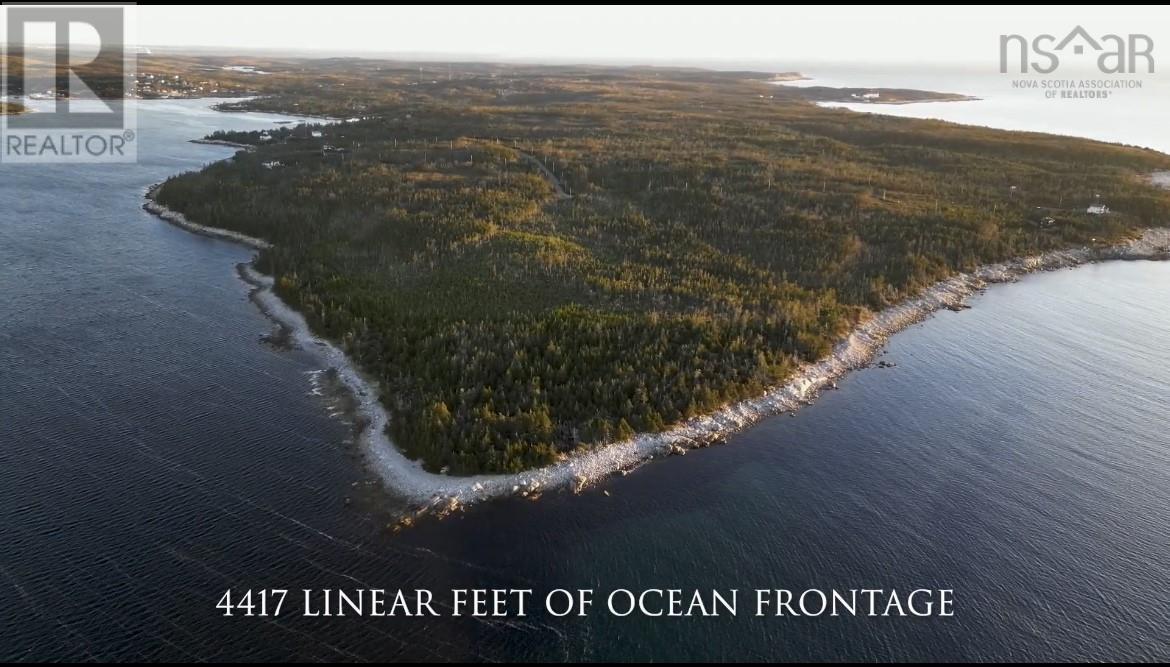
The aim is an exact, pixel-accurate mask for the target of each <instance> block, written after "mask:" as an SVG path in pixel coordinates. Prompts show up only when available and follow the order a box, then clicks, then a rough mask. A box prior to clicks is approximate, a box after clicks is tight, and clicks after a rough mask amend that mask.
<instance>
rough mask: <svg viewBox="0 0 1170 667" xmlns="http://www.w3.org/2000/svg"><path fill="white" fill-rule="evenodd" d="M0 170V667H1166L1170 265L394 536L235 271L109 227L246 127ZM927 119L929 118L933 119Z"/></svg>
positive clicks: (160, 132) (238, 252)
mask: <svg viewBox="0 0 1170 667" xmlns="http://www.w3.org/2000/svg"><path fill="white" fill-rule="evenodd" d="M206 104H207V103H206V102H205V101H204V102H154V103H147V104H144V105H143V106H142V108H141V110H140V112H139V120H140V124H141V126H142V128H141V133H140V136H141V137H142V144H141V148H140V151H141V161H140V163H139V164H138V165H135V166H131V167H109V166H94V167H77V166H71V167H59V166H58V167H37V168H30V167H23V166H21V167H18V166H11V165H9V166H0V290H2V292H3V295H4V296H3V298H2V299H0V364H2V368H3V369H4V371H3V372H2V373H0V658H3V659H8V660H20V659H78V660H82V659H101V660H113V659H173V660H180V659H192V660H227V659H252V660H256V659H285V658H287V659H293V660H389V659H405V658H416V659H423V660H443V659H473V660H522V659H544V660H560V659H572V660H605V659H637V660H666V659H680V660H686V659H746V660H751V659H776V660H795V659H815V660H827V659H853V660H864V659H915V660H919V659H922V660H925V659H956V660H957V659H1078V658H1079V659H1122V658H1133V659H1159V658H1160V659H1166V658H1170V416H1168V413H1167V410H1166V397H1167V396H1170V358H1168V356H1167V350H1170V310H1168V309H1167V308H1166V307H1165V305H1166V303H1167V297H1168V296H1170V264H1164V263H1152V262H1130V263H1112V264H1103V265H1096V266H1090V267H1084V268H1080V269H1076V270H1069V271H1060V272H1053V273H1045V274H1040V275H1035V276H1031V277H1028V278H1026V279H1024V280H1022V281H1020V282H1019V283H1016V284H1011V285H1004V286H997V287H994V288H992V289H991V290H989V291H988V292H987V293H986V294H984V295H982V296H980V297H978V298H976V299H975V300H974V301H973V303H974V305H975V308H973V309H972V310H967V311H963V312H961V313H951V312H945V311H944V312H943V313H940V314H939V315H937V316H936V317H934V318H932V319H930V320H928V321H926V322H925V323H923V324H921V325H918V326H916V327H914V328H912V329H910V330H907V331H906V332H903V333H902V334H899V335H898V336H896V337H894V339H892V340H891V342H890V345H889V347H888V352H887V354H886V356H885V357H884V358H885V359H887V360H889V361H891V362H894V363H896V366H894V367H893V368H882V369H878V368H874V369H870V370H865V371H861V372H859V373H856V374H853V375H851V376H849V377H847V378H846V379H845V380H844V381H842V382H841V387H840V390H839V391H835V392H827V393H826V394H825V395H824V396H823V397H822V398H821V399H820V400H818V401H817V403H816V404H814V405H813V406H811V407H808V408H806V409H804V410H802V411H801V412H800V413H799V414H798V415H797V416H795V417H787V416H783V417H776V418H773V419H769V420H766V421H764V422H762V423H761V424H759V425H758V426H756V427H755V428H752V429H750V430H748V431H746V432H743V433H741V434H738V435H736V436H734V437H732V438H730V440H729V444H728V445H727V446H723V447H714V448H710V449H705V450H700V451H695V452H691V453H689V454H688V455H686V456H679V457H672V458H669V459H666V460H663V461H656V462H653V463H651V464H648V465H646V466H643V467H642V468H639V469H638V470H636V471H634V472H633V473H631V474H630V475H628V476H625V477H615V478H613V479H611V480H608V481H607V482H606V483H604V484H603V485H601V486H599V487H597V488H594V489H590V490H588V491H586V492H584V493H582V494H580V495H573V494H570V493H566V492H558V493H548V494H545V495H544V497H543V498H541V499H540V500H539V501H537V502H532V501H528V500H520V499H509V500H501V501H496V502H491V503H487V504H484V505H482V506H478V507H475V508H472V509H471V510H469V511H468V512H466V513H464V514H459V515H456V516H454V517H451V518H449V519H446V520H443V521H424V522H422V523H420V524H419V525H417V526H415V527H414V528H411V529H409V530H405V531H403V532H400V533H397V534H396V533H393V532H391V531H390V530H388V529H387V526H386V524H387V523H388V522H390V521H391V520H392V519H393V512H392V511H390V510H389V509H388V508H392V507H393V505H394V499H393V498H392V497H388V496H386V495H385V494H383V493H380V492H377V491H376V490H372V489H371V487H372V486H376V485H375V484H373V480H372V479H371V477H370V474H369V473H368V472H367V471H366V470H365V468H364V467H363V465H362V460H361V456H360V453H359V452H357V451H355V449H354V446H353V445H352V443H350V441H349V430H348V428H347V427H346V425H345V424H344V423H342V422H340V421H339V420H338V419H337V418H334V417H331V416H330V415H331V409H330V408H331V406H330V405H329V402H328V401H327V400H326V399H325V398H324V397H321V396H318V395H315V394H316V392H315V391H314V388H315V385H314V383H313V378H314V373H315V372H316V371H319V370H320V368H319V366H318V364H317V362H316V361H315V360H314V358H313V356H312V355H311V354H310V353H308V352H306V351H303V350H291V351H288V350H280V349H276V348H273V347H271V346H269V345H268V344H266V343H264V342H263V341H262V340H261V337H262V336H263V335H264V334H266V333H268V332H269V331H270V329H271V325H270V323H269V322H267V321H266V320H265V319H264V317H263V316H262V315H261V314H260V313H259V312H258V311H257V310H256V308H255V307H254V305H253V304H252V303H251V302H250V301H249V300H248V293H247V289H246V286H245V285H244V284H243V283H241V282H240V281H239V280H238V279H237V278H236V276H235V274H234V269H233V267H234V265H235V264H236V263H238V262H242V261H245V260H247V258H248V256H249V252H248V251H247V250H245V249H242V248H240V247H237V246H234V245H231V244H228V243H226V242H222V241H216V240H211V239H207V238H203V237H199V236H194V235H191V234H188V233H186V232H183V231H181V230H179V229H176V228H174V227H171V226H169V225H166V224H164V223H161V222H159V221H158V220H156V219H154V218H153V217H151V216H149V215H147V214H145V213H144V212H143V211H141V210H140V208H139V207H140V204H141V197H142V193H143V191H144V190H145V188H146V186H147V185H149V184H150V183H152V182H155V181H157V180H160V179H161V178H163V177H165V176H166V175H168V174H171V173H175V172H178V171H182V170H185V169H192V168H197V167H198V166H199V165H201V164H203V163H205V162H207V161H210V160H214V159H220V158H223V157H225V156H227V155H229V154H230V151H229V150H227V149H223V148H219V147H212V146H202V145H195V144H190V143H187V139H190V138H194V137H198V136H201V135H203V134H206V133H207V132H209V131H210V130H212V129H216V128H223V127H253V128H258V127H267V126H271V124H272V123H273V122H275V121H276V120H277V118H276V117H272V116H262V115H251V114H249V115H235V114H231V115H228V114H216V113H214V112H211V111H208V110H207V109H206ZM936 106H938V105H936ZM362 587H364V588H387V589H396V588H406V589H414V588H427V589H431V590H434V591H435V593H436V596H437V598H438V599H439V601H440V604H439V605H437V606H439V607H440V609H441V610H442V609H443V607H442V605H441V601H442V600H444V599H446V598H447V597H448V595H449V591H450V590H451V589H453V588H469V587H485V588H531V589H534V590H535V591H537V594H542V593H543V592H546V591H548V590H550V589H553V588H568V589H576V588H594V589H597V590H598V591H599V596H601V595H604V593H605V592H607V591H609V590H612V589H615V588H628V589H633V590H639V589H644V588H684V589H692V588H698V589H710V588H719V589H731V588H737V589H741V590H749V589H754V588H789V589H795V590H801V589H804V588H807V587H822V588H838V589H848V588H861V587H877V588H887V589H888V588H898V589H902V590H907V589H910V588H949V589H954V591H955V593H954V598H955V615H954V617H951V618H937V617H936V618H924V619H911V618H819V619H794V618H759V619H757V618H751V617H749V616H747V615H741V616H740V617H737V618H719V619H711V618H690V619H679V618H660V619H645V618H629V619H614V618H611V617H609V616H608V615H606V614H604V613H600V612H601V611H602V610H600V609H598V610H597V612H595V613H593V614H590V615H589V616H588V617H586V618H568V619H555V618H549V617H547V616H545V615H541V614H533V615H532V616H530V617H528V618H524V619H470V618H458V619H452V618H439V619H411V618H394V619H391V618H331V619H323V618H304V617H300V616H297V615H291V616H290V615H285V616H282V617H280V618H268V619H261V618H241V617H234V618H222V617H221V616H220V615H219V614H220V610H218V609H216V608H215V605H216V603H217V602H218V601H219V599H220V597H221V596H222V595H223V593H224V591H225V590H227V589H228V588H232V589H234V590H236V591H240V590H243V589H247V588H252V589H261V588H287V589H293V590H297V589H302V588H311V589H321V588H334V589H336V588H347V589H354V588H362Z"/></svg>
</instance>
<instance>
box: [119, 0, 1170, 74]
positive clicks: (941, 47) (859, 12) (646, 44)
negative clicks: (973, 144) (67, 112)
mask: <svg viewBox="0 0 1170 667" xmlns="http://www.w3.org/2000/svg"><path fill="white" fill-rule="evenodd" d="M133 14H134V23H136V28H135V33H136V41H137V43H138V44H141V45H145V46H150V47H171V48H178V47H188V48H190V47H204V48H213V49H216V50H220V51H222V52H225V53H228V54H230V53H231V52H233V51H239V52H251V51H256V50H276V51H285V52H305V53H309V54H318V55H394V54H398V55H408V56H413V57H416V58H425V57H426V56H431V57H435V58H436V59H442V58H444V57H448V58H450V57H452V56H464V57H473V58H475V59H485V60H501V61H536V62H565V61H578V62H599V63H603V62H623V63H625V64H630V63H637V62H645V63H648V64H651V63H652V64H663V63H671V62H678V63H700V62H720V61H722V62H728V63H744V64H750V63H774V64H783V63H792V64H794V65H798V64H801V63H817V62H829V63H831V62H866V63H922V64H953V63H972V64H979V63H994V62H997V61H998V48H999V47H998V43H999V36H1000V35H1001V34H1021V35H1025V36H1033V35H1037V34H1045V33H1049V34H1056V35H1064V34H1067V33H1068V31H1069V30H1071V29H1072V28H1074V27H1075V26H1077V25H1083V26H1084V27H1085V28H1086V29H1087V30H1088V31H1089V32H1091V33H1093V34H1096V35H1104V34H1107V33H1117V34H1123V35H1124V34H1128V33H1146V34H1150V35H1151V36H1152V37H1153V39H1154V42H1155V43H1156V44H1157V43H1161V42H1165V41H1167V39H1170V21H1167V20H1165V19H1170V10H1168V9H1165V8H1152V7H1141V6H1109V7H1079V6H1071V7H1063V8H1061V7H1051V6H992V7H974V6H955V7H919V6H907V5H900V6H888V7H872V6H838V7H823V6H781V7H754V6H744V5H721V6H683V7H676V8H673V9H672V8H664V7H657V6H644V5H643V6H616V7H615V6H601V7H588V6H583V5H559V6H516V5H501V6H494V7H485V6H451V7H434V6H393V7H373V6H361V5H329V6H291V7H272V6H264V5H241V6H229V5H209V6H189V5H172V6H164V5H142V6H136V7H134V9H133ZM1160 37H1163V38H1165V39H1160Z"/></svg>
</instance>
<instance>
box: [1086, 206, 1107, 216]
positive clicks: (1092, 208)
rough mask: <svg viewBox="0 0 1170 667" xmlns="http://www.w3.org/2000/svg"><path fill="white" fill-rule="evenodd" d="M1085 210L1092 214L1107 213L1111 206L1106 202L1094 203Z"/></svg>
mask: <svg viewBox="0 0 1170 667" xmlns="http://www.w3.org/2000/svg"><path fill="white" fill-rule="evenodd" d="M1085 211H1086V212H1087V213H1089V214H1090V215H1105V214H1106V213H1108V212H1109V207H1108V206H1106V205H1104V204H1093V205H1092V206H1090V207H1089V208H1087V209H1086V210H1085Z"/></svg>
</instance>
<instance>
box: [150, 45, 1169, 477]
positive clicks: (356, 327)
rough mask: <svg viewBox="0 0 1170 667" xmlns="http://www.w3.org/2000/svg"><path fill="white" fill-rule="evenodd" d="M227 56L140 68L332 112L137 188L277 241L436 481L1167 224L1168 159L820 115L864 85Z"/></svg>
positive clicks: (684, 407) (718, 394) (625, 432)
mask: <svg viewBox="0 0 1170 667" xmlns="http://www.w3.org/2000/svg"><path fill="white" fill-rule="evenodd" d="M241 65H242V63H239V62H238V61H227V60H226V59H220V60H217V59H214V58H202V59H194V58H192V59H188V60H185V61H183V62H181V63H174V62H167V63H151V62H149V59H148V62H147V63H145V65H144V67H146V68H153V69H159V70H160V71H161V70H162V69H163V68H164V67H165V69H166V71H167V72H177V73H178V74H179V76H181V77H182V78H183V79H184V80H195V78H196V77H197V76H198V75H197V74H196V73H195V72H198V71H215V72H216V76H217V77H219V78H223V79H226V80H228V83H229V84H230V85H233V86H247V87H249V89H255V90H257V91H258V92H259V93H260V95H261V96H260V97H257V98H254V99H248V100H241V101H239V102H234V103H231V104H229V105H227V106H226V107H225V108H226V109H229V110H230V109H247V110H265V111H279V112H286V113H294V114H306V115H307V114H312V115H318V116H322V117H329V118H332V119H338V121H337V122H330V123H326V122H322V123H319V124H309V125H302V126H295V127H292V126H280V127H274V128H273V129H271V130H267V131H264V132H244V133H240V132H221V133H216V134H215V135H212V136H210V137H207V138H206V139H207V140H209V141H215V142H224V143H228V144H229V145H242V146H248V147H250V148H251V149H250V150H247V151H241V152H239V153H237V154H236V155H235V157H234V158H233V159H231V160H228V161H224V162H220V163H216V164H212V165H210V166H208V167H207V168H206V169H204V170H202V171H200V172H197V173H189V174H184V175H181V176H177V177H174V178H171V179H169V180H168V181H166V182H165V183H164V184H163V185H162V186H161V187H160V188H159V189H158V190H157V191H156V193H155V195H154V196H155V197H156V199H157V201H158V202H159V203H160V204H162V205H164V206H166V207H167V208H169V209H172V210H174V211H177V212H180V213H182V214H183V215H185V216H186V218H187V219H188V220H190V221H192V222H193V223H196V224H198V225H203V226H206V227H211V228H222V229H227V230H231V231H232V232H235V233H237V234H242V235H246V236H248V237H254V238H257V239H263V240H265V241H267V242H268V243H270V244H271V246H270V247H267V248H264V249H262V250H260V251H259V255H258V257H257V260H256V262H255V266H256V268H257V269H259V270H260V271H262V272H264V273H265V274H268V275H271V276H272V277H273V289H274V290H275V292H276V293H277V294H278V295H279V296H280V297H281V298H282V299H283V300H284V301H285V302H287V303H288V304H290V305H291V306H292V307H293V308H295V309H296V310H297V311H299V312H300V313H301V314H303V315H304V316H305V318H306V319H307V320H308V323H309V325H310V326H311V327H312V329H313V330H314V331H315V332H317V333H318V334H320V335H321V336H323V337H325V338H327V339H329V340H331V341H334V342H335V343H336V344H337V345H338V346H340V347H341V348H342V349H344V350H345V351H346V352H347V353H348V355H349V356H350V357H351V358H352V359H353V360H354V361H355V362H356V363H357V364H358V366H359V367H360V368H362V369H363V370H364V371H365V373H366V374H367V375H368V376H370V377H371V378H374V379H375V380H376V381H377V382H378V384H379V385H380V387H381V399H382V401H383V404H384V405H385V407H386V409H387V411H388V412H389V414H390V422H389V427H390V435H391V436H392V437H393V439H394V441H395V442H396V443H397V444H398V445H399V446H400V447H401V448H402V450H403V451H404V452H406V453H407V454H408V455H409V456H411V457H413V458H415V459H418V460H420V461H421V462H422V463H423V465H424V466H425V467H426V469H428V470H430V471H432V472H446V473H449V474H452V475H467V474H475V473H483V472H515V471H520V470H526V469H531V468H534V467H538V466H544V465H547V464H550V463H554V462H557V461H559V460H562V459H563V458H564V457H566V456H569V455H571V454H573V453H576V452H581V451H584V450H589V449H592V448H596V447H599V446H603V445H605V444H607V443H612V442H615V441H621V440H627V439H629V438H631V437H633V436H634V435H635V434H637V433H644V432H657V431H662V430H663V429H666V428H668V427H670V426H671V425H674V424H678V423H680V422H682V421H684V420H688V419H691V418H694V417H696V416H698V415H704V414H707V413H710V412H712V411H715V410H717V409H719V408H720V407H721V406H724V405H726V404H728V403H730V402H734V401H738V400H743V399H749V398H752V397H756V396H759V395H761V394H762V393H763V392H765V391H766V390H767V389H768V388H770V387H773V386H776V385H777V384H778V383H781V382H783V381H784V380H785V379H786V378H789V377H791V376H792V375H793V373H795V372H796V370H797V369H799V368H801V367H802V366H803V365H804V364H807V363H810V362H813V361H816V360H818V359H821V358H823V357H825V355H827V354H828V353H829V351H830V350H831V348H832V346H833V345H834V343H835V342H837V341H839V340H840V339H841V338H842V336H844V335H845V334H846V333H847V332H849V331H850V330H852V329H853V328H854V327H856V326H857V325H858V324H859V323H862V322H864V321H866V320H867V319H868V318H870V317H872V315H873V314H874V313H875V312H878V311H880V310H881V309H883V308H886V307H888V306H890V305H891V304H896V303H899V302H901V301H903V300H905V299H907V298H909V297H911V296H914V295H916V294H919V293H920V292H922V291H923V290H924V289H926V288H927V287H928V286H931V285H933V284H935V283H936V282H938V281H940V280H942V279H945V278H948V277H949V276H952V275H954V274H955V273H957V272H960V271H966V270H970V269H973V268H974V267H976V266H979V265H983V264H987V263H989V262H1000V261H1004V260H1007V259H1010V258H1013V257H1019V256H1030V255H1037V254H1040V253H1045V252H1049V251H1055V250H1062V249H1067V248H1074V247H1086V246H1088V247H1095V246H1096V247H1104V246H1106V245H1108V244H1111V243H1116V242H1119V241H1121V240H1123V239H1127V238H1132V237H1134V236H1136V235H1138V233H1139V231H1140V230H1141V229H1143V228H1145V227H1148V226H1153V225H1159V224H1164V223H1165V221H1166V218H1167V213H1168V212H1170V193H1168V192H1166V191H1164V190H1161V189H1159V188H1157V187H1155V186H1154V185H1152V184H1151V183H1150V182H1149V180H1148V178H1147V177H1146V176H1145V175H1147V174H1149V173H1151V172H1154V171H1159V170H1168V169H1170V157H1168V156H1166V155H1163V154H1160V153H1157V152H1154V151H1149V150H1142V149H1136V148H1129V147H1123V146H1117V145H1111V144H1105V143H1100V142H1095V141H1089V140H1081V139H1073V138H1066V137H1056V136H1050V135H1041V134H1023V133H1012V132H1004V131H997V130H991V129H985V128H975V127H965V126H958V125H952V124H947V123H942V122H936V121H919V120H909V119H901V118H892V117H885V116H879V115H869V114H855V113H851V112H847V111H843V110H836V109H826V108H822V107H819V106H817V105H816V104H814V103H815V102H820V101H826V100H827V99H829V98H830V97H833V96H838V97H840V96H844V97H849V96H850V95H853V94H856V91H854V92H850V91H848V90H841V89H836V92H832V93H830V92H827V89H824V88H819V87H814V88H802V87H789V86H777V85H773V84H771V83H769V80H770V76H771V75H767V74H762V73H759V72H713V71H705V70H698V69H682V68H679V69H674V68H616V67H568V66H563V67H537V66H519V65H490V64H478V63H476V64H451V65H447V64H437V63H424V64H418V63H399V62H391V61H374V60H358V59H331V60H299V61H290V60H282V61H275V60H274V61H265V60H264V59H256V61H255V62H249V63H247V66H248V67H250V68H253V69H251V70H247V71H241V70H240V69H238V68H239V67H240V66H241ZM229 66H232V67H236V68H237V69H225V68H226V67H229ZM201 68H202V69H201ZM140 69H143V66H140ZM256 71H261V72H264V74H256V73H255V72H256ZM183 72H187V73H183ZM171 76H174V74H172V75H171ZM829 90H832V89H829ZM868 90H872V89H867V91H868ZM877 91H878V92H879V94H881V95H887V98H886V99H887V100H889V99H894V100H903V101H911V99H916V100H922V99H926V98H927V97H929V95H927V94H922V95H921V96H919V92H918V91H897V92H887V91H884V90H882V89H877ZM933 95H934V99H941V98H944V97H946V96H945V95H939V94H933ZM1098 202H1107V203H1108V212H1107V213H1104V214H1101V213H1100V212H1097V213H1094V212H1091V211H1090V209H1089V207H1090V206H1091V205H1095V204H1097V203H1098Z"/></svg>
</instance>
